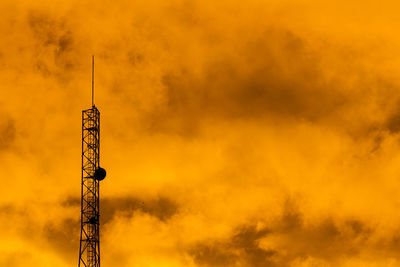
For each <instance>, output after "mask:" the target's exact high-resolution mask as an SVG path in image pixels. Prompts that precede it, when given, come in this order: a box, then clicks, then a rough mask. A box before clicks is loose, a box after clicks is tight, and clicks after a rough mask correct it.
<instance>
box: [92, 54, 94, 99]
mask: <svg viewBox="0 0 400 267" xmlns="http://www.w3.org/2000/svg"><path fill="white" fill-rule="evenodd" d="M93 106H94V55H93V56H92V107H93Z"/></svg>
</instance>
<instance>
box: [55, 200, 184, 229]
mask: <svg viewBox="0 0 400 267" xmlns="http://www.w3.org/2000/svg"><path fill="white" fill-rule="evenodd" d="M63 205H64V206H80V199H79V198H73V197H69V198H67V199H66V200H65V201H64V202H63ZM135 211H141V212H144V213H148V214H149V215H151V216H154V217H156V218H158V219H159V220H161V221H167V220H169V219H170V218H171V217H172V216H174V215H175V214H176V213H178V211H179V206H178V204H177V203H175V202H174V201H173V200H171V199H169V198H166V197H162V196H161V197H158V198H156V199H141V198H135V197H113V198H102V199H101V201H100V214H101V223H102V224H106V223H108V222H110V221H111V220H112V219H113V218H114V217H115V216H116V215H119V216H126V217H131V216H134V212H135Z"/></svg>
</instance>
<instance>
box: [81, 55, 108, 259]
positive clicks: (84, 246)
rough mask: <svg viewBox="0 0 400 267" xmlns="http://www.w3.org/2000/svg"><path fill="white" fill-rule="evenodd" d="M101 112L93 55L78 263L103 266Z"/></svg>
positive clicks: (85, 114)
mask: <svg viewBox="0 0 400 267" xmlns="http://www.w3.org/2000/svg"><path fill="white" fill-rule="evenodd" d="M105 176H106V171H105V170H104V169H103V168H101V167H100V112H99V110H98V109H97V108H96V106H95V105H94V56H93V57H92V107H91V108H90V109H86V110H83V111H82V178H81V236H80V246H79V264H78V266H79V267H80V266H85V267H100V181H101V180H103V179H104V178H105Z"/></svg>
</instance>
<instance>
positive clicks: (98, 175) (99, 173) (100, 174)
mask: <svg viewBox="0 0 400 267" xmlns="http://www.w3.org/2000/svg"><path fill="white" fill-rule="evenodd" d="M106 174H107V172H106V170H105V169H103V168H101V167H98V168H97V170H96V171H95V172H94V178H95V179H96V180H97V181H102V180H104V178H106Z"/></svg>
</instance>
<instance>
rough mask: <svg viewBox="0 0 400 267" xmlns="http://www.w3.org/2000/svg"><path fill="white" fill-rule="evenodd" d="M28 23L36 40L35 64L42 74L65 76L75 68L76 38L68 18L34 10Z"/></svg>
mask: <svg viewBox="0 0 400 267" xmlns="http://www.w3.org/2000/svg"><path fill="white" fill-rule="evenodd" d="M28 25H29V28H30V30H31V33H32V35H33V39H34V42H35V43H34V44H35V49H34V51H35V55H34V56H35V62H36V64H35V66H36V68H37V70H39V71H40V72H41V74H43V75H57V77H63V75H65V71H70V70H72V69H73V68H74V66H75V65H76V63H77V62H76V60H74V59H76V58H75V57H76V56H74V55H73V52H74V46H73V45H74V38H73V33H72V30H71V28H70V26H69V25H68V20H67V19H66V18H58V17H56V16H55V15H50V14H47V13H43V12H41V11H33V10H32V11H31V12H30V13H29V15H28Z"/></svg>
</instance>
